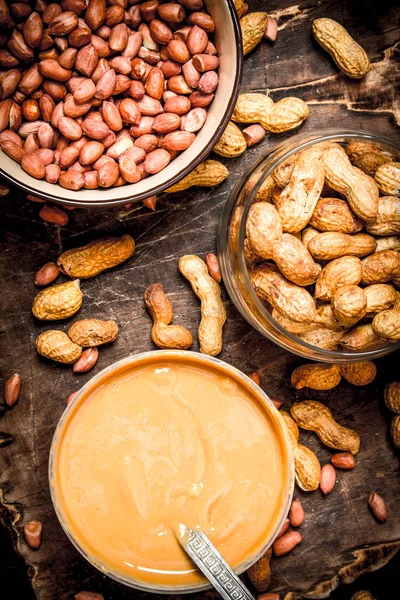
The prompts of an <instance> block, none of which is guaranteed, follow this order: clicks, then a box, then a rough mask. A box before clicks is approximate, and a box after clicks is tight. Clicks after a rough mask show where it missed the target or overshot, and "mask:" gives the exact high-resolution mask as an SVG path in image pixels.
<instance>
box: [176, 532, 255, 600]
mask: <svg viewBox="0 0 400 600" xmlns="http://www.w3.org/2000/svg"><path fill="white" fill-rule="evenodd" d="M175 536H176V538H177V540H178V542H179V543H180V545H181V546H182V548H183V549H184V550H185V552H186V553H187V554H188V555H189V556H190V558H191V559H192V560H193V562H194V563H195V564H196V565H197V567H198V568H199V569H200V571H201V572H202V573H203V575H205V576H206V577H207V579H208V581H209V582H210V583H211V584H212V585H213V586H214V588H215V589H216V590H217V592H219V593H220V594H221V596H222V598H224V599H225V600H255V598H254V596H252V595H251V594H250V592H249V590H248V589H247V588H246V586H245V585H244V584H243V583H242V581H241V580H240V579H239V577H238V576H237V575H236V574H235V573H234V571H233V570H232V569H231V568H230V566H229V565H228V563H227V562H225V560H224V559H223V558H222V556H221V555H220V553H219V552H218V550H217V549H216V547H215V546H214V545H213V544H212V542H211V541H210V540H209V539H208V537H207V536H206V534H205V533H203V531H201V530H199V529H190V528H188V527H185V525H182V524H181V525H179V529H178V531H175Z"/></svg>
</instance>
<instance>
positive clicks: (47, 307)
mask: <svg viewBox="0 0 400 600" xmlns="http://www.w3.org/2000/svg"><path fill="white" fill-rule="evenodd" d="M82 300H83V296H82V292H81V290H80V286H79V279H75V280H74V281H67V282H66V283H59V284H57V285H52V286H51V287H47V288H44V289H43V290H41V291H40V292H39V293H38V294H37V295H36V296H35V298H34V300H33V304H32V312H33V314H34V316H35V317H36V318H37V319H40V320H41V321H58V320H60V319H68V317H72V315H74V314H75V313H76V312H77V311H78V310H79V309H80V307H81V306H82Z"/></svg>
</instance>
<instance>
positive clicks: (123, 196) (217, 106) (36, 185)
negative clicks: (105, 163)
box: [0, 0, 243, 208]
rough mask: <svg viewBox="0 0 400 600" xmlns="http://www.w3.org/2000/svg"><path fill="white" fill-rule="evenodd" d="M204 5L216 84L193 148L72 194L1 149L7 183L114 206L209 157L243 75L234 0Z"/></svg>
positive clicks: (56, 197)
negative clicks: (138, 174) (114, 183)
mask: <svg viewBox="0 0 400 600" xmlns="http://www.w3.org/2000/svg"><path fill="white" fill-rule="evenodd" d="M204 3H205V6H206V9H207V11H208V12H209V13H210V15H211V16H212V17H213V18H214V20H215V22H216V23H217V24H218V26H217V29H216V32H215V40H214V41H215V45H216V47H217V50H218V54H219V59H220V64H219V68H218V75H219V85H218V88H217V90H216V92H215V98H214V100H213V102H212V103H211V104H210V107H209V109H208V116H207V121H206V122H205V124H204V126H203V128H202V129H201V130H200V131H199V132H198V135H197V136H196V139H195V141H194V142H193V144H192V145H191V146H190V147H189V148H188V149H187V150H185V151H184V152H181V154H180V155H179V156H177V157H176V158H175V159H174V160H172V161H171V162H170V164H169V165H168V166H167V167H166V168H165V169H163V170H162V171H160V173H157V174H156V175H151V176H150V177H146V178H145V179H142V180H141V181H139V182H137V183H133V184H125V185H123V186H121V187H111V188H103V189H96V190H85V189H81V190H79V191H72V190H67V189H64V188H62V187H61V186H60V185H58V184H57V185H53V184H51V183H47V182H46V181H44V180H38V179H35V178H33V177H31V176H30V175H28V173H26V172H25V171H24V170H23V169H22V168H21V166H20V165H19V164H18V163H16V162H15V161H13V160H12V159H11V158H9V157H8V156H7V155H6V154H5V153H4V152H1V151H0V174H1V175H2V176H3V177H4V178H5V179H7V180H8V181H9V182H10V183H12V184H14V185H17V186H18V187H20V188H22V189H23V190H24V191H25V192H26V193H27V194H33V195H34V196H38V197H40V198H42V199H44V200H47V201H50V202H53V203H56V204H61V205H62V204H65V205H67V206H81V207H86V208H91V207H93V206H102V207H106V206H110V207H111V206H118V205H122V204H127V203H132V202H139V201H141V200H143V199H144V198H148V197H149V196H153V195H154V194H159V193H160V192H162V191H164V190H166V189H167V188H169V187H171V186H172V185H174V184H175V183H177V182H178V181H180V180H181V179H182V178H183V177H185V176H186V175H187V174H188V173H190V171H192V170H193V169H194V168H195V167H197V165H198V164H199V163H201V162H202V161H203V160H205V158H206V157H207V156H208V155H209V154H210V152H211V150H212V149H213V147H214V146H215V144H216V143H217V141H218V139H219V138H220V137H221V135H222V133H223V131H224V129H225V127H226V126H227V124H228V122H229V119H230V118H231V115H232V112H233V109H234V107H235V104H236V99H237V96H238V93H239V88H240V82H241V77H242V65H243V52H242V37H241V30H240V25H239V19H238V16H237V13H236V10H235V6H234V3H233V0H205V2H204Z"/></svg>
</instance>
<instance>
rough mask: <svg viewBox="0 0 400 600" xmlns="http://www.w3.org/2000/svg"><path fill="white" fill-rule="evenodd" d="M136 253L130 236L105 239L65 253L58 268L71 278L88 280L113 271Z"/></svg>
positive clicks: (59, 258) (60, 257)
mask: <svg viewBox="0 0 400 600" xmlns="http://www.w3.org/2000/svg"><path fill="white" fill-rule="evenodd" d="M134 252H135V242H134V240H133V238H131V236H130V235H123V236H122V237H121V238H104V239H101V240H96V241H94V242H90V243H89V244H87V245H86V246H82V247H80V248H72V249H71V250H66V252H63V253H62V254H61V255H60V256H59V257H58V260H57V266H58V268H59V269H60V271H62V273H64V274H65V275H69V277H79V279H88V278H89V277H94V276H95V275H98V274H99V273H101V272H102V271H105V270H106V269H112V268H113V267H116V266H117V265H120V264H121V263H123V262H125V261H126V260H128V258H130V257H131V256H132V255H133V253H134Z"/></svg>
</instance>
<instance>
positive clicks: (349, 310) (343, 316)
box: [332, 285, 367, 328]
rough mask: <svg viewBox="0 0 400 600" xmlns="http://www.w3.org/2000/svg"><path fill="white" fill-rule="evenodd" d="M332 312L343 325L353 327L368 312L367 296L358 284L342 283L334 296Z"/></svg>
mask: <svg viewBox="0 0 400 600" xmlns="http://www.w3.org/2000/svg"><path fill="white" fill-rule="evenodd" d="M332 312H333V316H334V317H335V319H336V320H337V321H338V322H339V323H340V325H342V327H346V328H349V327H352V326H353V325H355V323H357V321H359V320H360V319H362V318H363V317H364V315H365V314H366V312H367V298H366V296H365V294H364V290H362V289H361V288H360V287H358V286H357V285H341V286H340V287H339V288H338V289H337V290H336V291H335V293H334V294H333V296H332Z"/></svg>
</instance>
